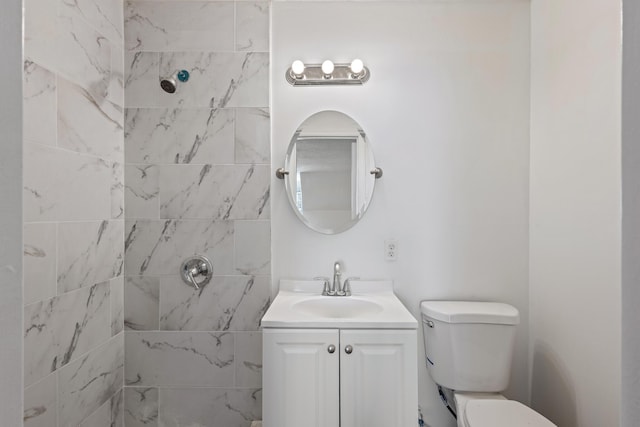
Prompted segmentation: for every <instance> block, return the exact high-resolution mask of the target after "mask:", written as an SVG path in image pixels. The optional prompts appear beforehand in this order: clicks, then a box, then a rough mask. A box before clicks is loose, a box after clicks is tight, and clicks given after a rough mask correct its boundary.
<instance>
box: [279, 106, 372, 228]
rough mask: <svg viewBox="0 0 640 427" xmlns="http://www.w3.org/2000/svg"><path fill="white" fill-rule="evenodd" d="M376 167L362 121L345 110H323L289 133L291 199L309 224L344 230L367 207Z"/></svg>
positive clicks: (287, 164) (287, 167)
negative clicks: (341, 111)
mask: <svg viewBox="0 0 640 427" xmlns="http://www.w3.org/2000/svg"><path fill="white" fill-rule="evenodd" d="M374 168H375V163H374V160H373V152H372V151H371V147H370V146H369V142H368V141H367V136H366V134H365V132H364V130H363V129H362V127H360V125H358V123H356V121H355V120H353V119H352V118H351V117H349V116H347V115H346V114H343V113H340V112H338V111H321V112H319V113H316V114H314V115H312V116H310V117H309V118H307V119H306V120H305V121H304V122H302V124H301V125H300V126H299V127H298V129H297V130H296V132H295V133H294V134H293V137H292V138H291V143H290V144H289V149H288V150H287V157H286V159H285V170H286V171H288V175H286V176H285V188H286V191H287V194H288V195H289V202H291V206H292V207H293V210H294V212H295V213H296V215H297V216H298V218H300V220H302V222H303V223H304V224H306V225H307V226H308V227H309V228H311V229H313V230H315V231H318V232H320V233H324V234H336V233H340V232H342V231H345V230H347V229H349V228H351V227H353V226H354V225H355V224H356V223H357V222H358V220H359V219H360V218H362V216H363V215H364V213H365V211H366V210H367V208H368V207H369V203H370V202H371V197H372V196H373V187H374V185H375V181H376V176H375V175H374V174H372V172H371V171H372V170H373V169H374Z"/></svg>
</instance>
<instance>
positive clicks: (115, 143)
mask: <svg viewBox="0 0 640 427" xmlns="http://www.w3.org/2000/svg"><path fill="white" fill-rule="evenodd" d="M24 7H25V33H24V34H25V35H24V52H25V63H24V103H23V108H24V196H23V199H24V201H23V203H24V245H25V247H24V302H25V307H24V328H25V330H24V384H25V391H24V393H25V395H24V399H25V400H24V402H25V412H24V425H25V427H39V426H43V427H56V426H57V427H67V426H74V427H75V426H96V427H102V426H105V427H106V426H114V427H116V426H123V425H124V394H123V382H124V341H125V340H124V331H123V329H124V302H123V297H124V275H123V273H124V230H125V223H124V183H123V179H124V53H123V52H124V50H123V47H124V26H123V10H124V4H123V1H122V0H25V1H24Z"/></svg>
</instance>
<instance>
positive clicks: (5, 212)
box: [0, 0, 22, 426]
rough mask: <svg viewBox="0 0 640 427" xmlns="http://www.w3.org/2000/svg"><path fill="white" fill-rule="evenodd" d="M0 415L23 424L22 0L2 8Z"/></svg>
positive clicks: (8, 0)
mask: <svg viewBox="0 0 640 427" xmlns="http://www.w3.org/2000/svg"><path fill="white" fill-rule="evenodd" d="M0 52H2V61H0V76H2V78H0V94H2V96H0V135H1V136H0V146H2V155H0V201H1V203H0V325H2V326H1V327H0V343H2V345H0V384H2V387H0V419H2V424H3V425H7V426H10V425H11V426H19V425H22V1H21V0H6V1H4V2H3V3H2V13H0Z"/></svg>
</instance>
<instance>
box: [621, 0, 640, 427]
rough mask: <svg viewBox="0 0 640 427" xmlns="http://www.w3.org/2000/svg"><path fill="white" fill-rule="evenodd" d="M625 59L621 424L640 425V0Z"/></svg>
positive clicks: (628, 18) (627, 7)
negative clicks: (639, 82)
mask: <svg viewBox="0 0 640 427" xmlns="http://www.w3.org/2000/svg"><path fill="white" fill-rule="evenodd" d="M623 5H624V10H623V19H624V21H623V29H624V32H623V40H624V42H623V58H622V211H623V213H624V215H623V216H622V366H621V372H622V395H621V398H622V399H621V403H622V408H621V409H622V410H621V414H620V425H621V426H622V427H633V426H637V425H640V387H638V384H640V335H639V334H638V325H639V324H640V310H638V307H639V306H640V288H639V287H638V277H640V270H639V269H640V264H639V263H638V259H640V245H639V244H638V243H639V242H640V234H639V233H640V227H639V224H640V223H639V222H638V218H640V197H638V192H639V191H640V188H639V187H638V182H640V167H638V165H639V164H640V147H639V146H638V140H639V138H640V123H638V120H637V117H638V111H640V85H639V84H638V79H639V77H638V76H640V56H638V52H640V4H639V3H638V2H631V1H625V2H624V3H623Z"/></svg>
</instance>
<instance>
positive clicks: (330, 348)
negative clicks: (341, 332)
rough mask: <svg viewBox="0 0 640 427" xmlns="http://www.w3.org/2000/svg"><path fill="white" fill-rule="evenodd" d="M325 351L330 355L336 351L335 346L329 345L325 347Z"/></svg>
mask: <svg viewBox="0 0 640 427" xmlns="http://www.w3.org/2000/svg"><path fill="white" fill-rule="evenodd" d="M327 351H328V352H329V353H331V354H333V353H335V351H336V346H335V345H333V344H329V347H327Z"/></svg>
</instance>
